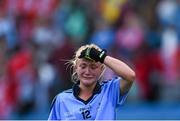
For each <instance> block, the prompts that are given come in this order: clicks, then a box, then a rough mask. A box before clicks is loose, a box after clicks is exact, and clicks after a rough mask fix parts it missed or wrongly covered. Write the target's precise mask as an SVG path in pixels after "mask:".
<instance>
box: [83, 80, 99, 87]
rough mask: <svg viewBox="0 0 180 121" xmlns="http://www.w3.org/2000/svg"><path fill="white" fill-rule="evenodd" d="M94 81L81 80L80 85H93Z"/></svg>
mask: <svg viewBox="0 0 180 121" xmlns="http://www.w3.org/2000/svg"><path fill="white" fill-rule="evenodd" d="M95 82H96V81H94V80H83V81H82V83H83V84H84V85H85V86H91V85H93V84H94V83H95Z"/></svg>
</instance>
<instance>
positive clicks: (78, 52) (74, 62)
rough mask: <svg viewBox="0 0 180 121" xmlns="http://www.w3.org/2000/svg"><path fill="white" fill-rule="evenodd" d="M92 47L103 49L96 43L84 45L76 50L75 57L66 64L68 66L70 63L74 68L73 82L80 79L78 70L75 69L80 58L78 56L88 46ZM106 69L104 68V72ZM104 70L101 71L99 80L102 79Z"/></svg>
mask: <svg viewBox="0 0 180 121" xmlns="http://www.w3.org/2000/svg"><path fill="white" fill-rule="evenodd" d="M91 47H93V48H95V49H97V50H99V51H101V50H102V49H101V48H100V47H98V46H97V45H95V44H87V45H83V46H81V47H80V48H79V49H78V50H77V51H76V52H75V54H74V57H73V59H71V60H69V61H68V62H67V63H66V64H68V65H67V67H68V66H69V65H70V69H73V70H72V75H71V80H72V82H74V83H76V82H77V81H78V80H79V79H78V75H77V72H76V70H75V67H76V64H77V61H78V60H79V58H78V57H79V56H80V54H81V52H82V51H83V50H85V49H86V48H91ZM103 68H104V70H105V65H104V64H103ZM104 70H103V72H104ZM103 72H102V73H101V75H100V77H99V80H101V79H102V75H103Z"/></svg>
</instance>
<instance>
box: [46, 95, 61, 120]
mask: <svg viewBox="0 0 180 121" xmlns="http://www.w3.org/2000/svg"><path fill="white" fill-rule="evenodd" d="M59 100H60V98H58V96H56V97H55V98H54V99H53V101H52V104H51V111H50V114H49V118H48V121H50V120H60V119H61V116H60V101H59Z"/></svg>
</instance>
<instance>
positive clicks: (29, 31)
mask: <svg viewBox="0 0 180 121" xmlns="http://www.w3.org/2000/svg"><path fill="white" fill-rule="evenodd" d="M179 13H180V1H179V0H0V119H10V118H14V119H15V118H17V119H18V118H20V117H21V116H23V115H26V114H28V113H29V112H44V111H45V112H48V110H49V108H50V103H51V101H52V99H53V97H54V96H55V95H56V94H57V93H59V92H61V91H62V90H64V89H68V88H71V86H72V82H71V69H70V67H68V66H67V65H66V64H67V61H68V60H70V59H72V57H73V55H74V52H75V50H76V49H77V48H79V47H80V46H81V45H84V44H87V43H95V44H97V45H99V46H100V47H101V48H105V49H106V50H107V51H108V53H109V54H110V55H112V56H114V57H117V58H120V59H121V60H123V61H125V62H127V63H128V64H129V65H130V66H131V67H132V68H133V69H134V70H135V71H136V75H137V78H136V80H135V83H134V85H133V88H132V90H131V92H130V94H129V98H128V99H129V101H130V102H138V101H147V102H152V101H167V102H173V101H175V102H177V101H179V100H180V93H179V91H180V90H179V89H180V22H179V21H180V14H179ZM112 76H115V74H114V73H112V72H111V70H109V69H108V68H107V70H106V72H105V77H104V78H107V79H108V78H110V77H112ZM43 118H44V117H42V119H43Z"/></svg>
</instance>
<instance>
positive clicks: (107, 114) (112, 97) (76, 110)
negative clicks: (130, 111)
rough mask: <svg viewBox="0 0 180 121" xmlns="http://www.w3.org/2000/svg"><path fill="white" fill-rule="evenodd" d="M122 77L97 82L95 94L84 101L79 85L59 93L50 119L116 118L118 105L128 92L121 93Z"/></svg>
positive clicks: (122, 101)
mask: <svg viewBox="0 0 180 121" xmlns="http://www.w3.org/2000/svg"><path fill="white" fill-rule="evenodd" d="M120 80H121V78H120V77H116V78H113V79H111V80H109V81H107V82H102V83H101V84H100V83H97V84H96V86H95V89H94V92H93V95H92V96H91V97H90V98H89V99H88V100H87V101H84V100H82V99H81V98H79V97H78V94H79V90H80V89H79V86H78V84H75V85H74V86H73V88H72V89H69V90H66V91H64V92H62V93H60V94H58V95H57V96H56V98H55V100H54V103H53V105H52V108H51V112H50V115H49V119H48V120H114V119H115V118H116V114H115V113H116V111H115V109H116V107H117V106H118V105H121V104H123V103H124V101H125V99H126V97H127V94H125V95H120V87H119V86H120Z"/></svg>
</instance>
